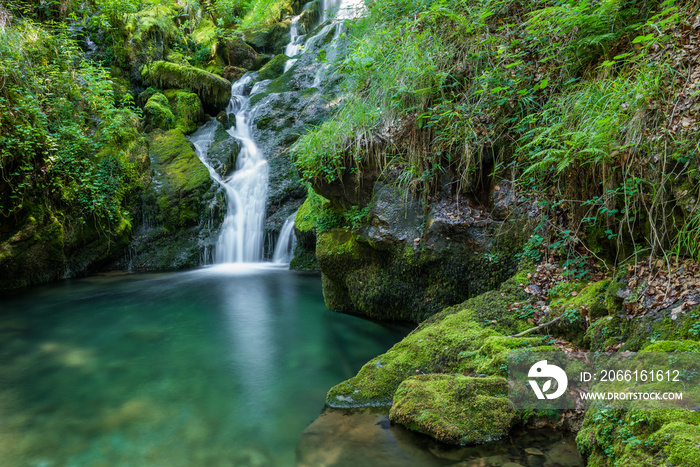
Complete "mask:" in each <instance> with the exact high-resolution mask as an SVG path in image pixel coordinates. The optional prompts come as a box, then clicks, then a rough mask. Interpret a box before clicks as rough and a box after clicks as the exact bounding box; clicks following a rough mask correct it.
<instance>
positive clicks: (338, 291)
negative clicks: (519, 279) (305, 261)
mask: <svg viewBox="0 0 700 467" xmlns="http://www.w3.org/2000/svg"><path fill="white" fill-rule="evenodd" d="M341 218H342V217H341ZM410 243H411V244H413V243H414V242H410ZM411 244H406V243H402V244H399V246H398V247H396V246H395V247H393V248H386V247H384V246H382V247H379V248H377V247H375V245H373V244H372V243H371V242H370V241H369V240H368V239H367V237H366V236H363V235H361V234H357V233H350V232H347V231H346V230H345V229H334V230H329V231H327V232H322V233H320V234H318V237H317V245H316V257H317V258H318V263H319V267H320V269H321V272H322V273H323V278H324V279H323V291H324V298H325V300H326V305H327V306H328V308H329V309H331V310H334V311H341V312H345V313H351V314H359V315H363V316H368V317H371V318H374V319H394V320H405V321H413V322H420V321H422V320H424V319H426V318H427V317H429V316H430V315H432V314H435V313H437V312H438V311H440V310H442V309H443V308H445V307H447V306H450V305H454V304H457V303H460V302H463V301H464V300H466V299H467V298H469V297H472V296H476V295H478V294H479V293H481V292H484V291H486V290H489V289H493V288H495V287H497V286H498V285H499V284H500V283H501V282H502V281H503V280H504V279H505V278H506V277H507V276H508V275H510V274H512V273H513V272H514V270H515V264H514V261H513V260H512V258H509V257H508V255H507V254H504V255H503V256H501V257H498V256H485V255H481V254H479V253H476V252H474V251H472V250H471V248H469V247H468V246H464V245H463V246H460V245H453V246H451V247H446V248H443V249H440V250H432V249H429V248H420V247H416V246H412V245H411Z"/></svg>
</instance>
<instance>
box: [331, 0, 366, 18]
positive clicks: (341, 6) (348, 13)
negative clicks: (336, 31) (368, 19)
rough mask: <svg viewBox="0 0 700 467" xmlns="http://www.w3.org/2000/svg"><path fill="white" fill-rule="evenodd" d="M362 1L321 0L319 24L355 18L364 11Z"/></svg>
mask: <svg viewBox="0 0 700 467" xmlns="http://www.w3.org/2000/svg"><path fill="white" fill-rule="evenodd" d="M364 7H365V4H364V0H321V23H323V22H324V21H327V20H329V19H331V18H333V19H334V20H343V19H353V18H357V17H358V16H359V15H360V14H361V13H362V10H363V9H364Z"/></svg>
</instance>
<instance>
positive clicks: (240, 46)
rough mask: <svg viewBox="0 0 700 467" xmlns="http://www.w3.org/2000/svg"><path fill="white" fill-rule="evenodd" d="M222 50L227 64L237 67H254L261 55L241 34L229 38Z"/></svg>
mask: <svg viewBox="0 0 700 467" xmlns="http://www.w3.org/2000/svg"><path fill="white" fill-rule="evenodd" d="M221 50H222V54H223V58H224V61H225V62H226V65H227V66H229V67H235V68H237V69H251V68H253V65H254V64H255V63H256V62H257V61H258V58H259V55H260V54H258V52H256V51H255V49H253V48H252V47H251V46H250V45H248V44H246V42H245V41H244V40H243V38H242V37H240V36H233V37H231V38H230V39H227V40H226V42H225V43H224V47H223V48H222V49H221Z"/></svg>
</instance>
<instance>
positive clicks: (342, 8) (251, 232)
mask: <svg viewBox="0 0 700 467" xmlns="http://www.w3.org/2000/svg"><path fill="white" fill-rule="evenodd" d="M309 5H310V3H308V4H306V5H304V7H303V9H302V11H303V10H306V9H307V8H308V7H309ZM363 5H364V3H363V0H322V2H321V7H320V15H321V22H325V21H327V20H329V19H331V21H330V22H329V24H326V25H325V26H324V27H323V28H322V29H321V31H320V32H319V33H317V34H316V35H314V36H313V37H309V38H308V40H307V38H306V37H305V36H304V35H300V34H299V21H300V17H301V16H300V15H298V16H295V17H294V18H293V19H292V21H291V25H290V42H289V44H288V45H287V46H286V48H285V50H284V52H285V55H287V56H288V57H298V56H299V55H300V54H302V53H303V52H304V51H305V50H309V49H311V48H312V47H313V46H315V44H316V43H317V42H318V41H319V40H320V39H321V38H322V37H324V36H325V35H326V34H327V33H328V32H329V31H330V30H331V29H332V28H334V29H335V31H334V38H333V42H335V41H336V40H337V39H338V36H339V35H340V33H341V32H342V31H343V30H344V27H343V21H342V20H344V19H351V18H355V17H357V16H358V14H359V13H361V11H362V8H364V6H363ZM334 49H335V47H334V44H332V46H331V51H330V53H331V56H330V57H329V58H330V59H332V58H334V57H335V55H334V52H335V51H334ZM296 60H297V59H292V60H288V61H287V63H286V64H285V71H287V70H289V68H291V67H292V66H293V65H294V63H295V62H296ZM328 66H329V65H328V64H325V65H323V66H320V67H319V69H318V70H317V72H316V76H315V79H314V83H313V85H314V87H315V86H317V85H318V84H319V83H320V82H321V78H322V74H323V73H324V72H325V70H326V69H327V68H328ZM252 80H253V75H252V74H250V73H246V74H245V75H243V76H242V77H241V78H240V79H239V80H238V81H236V82H235V83H233V85H232V86H231V101H230V102H229V105H228V108H227V109H226V112H227V113H228V114H229V115H231V114H233V115H234V116H235V118H236V125H235V126H234V127H232V128H230V129H229V130H227V132H228V133H229V134H230V135H231V136H232V137H234V138H236V139H237V140H238V142H239V143H240V146H241V149H240V153H239V154H238V160H237V162H236V170H235V171H234V172H233V174H231V175H230V176H228V177H222V176H221V175H219V173H218V172H217V171H216V170H215V169H214V167H213V166H212V165H211V164H210V163H209V161H208V160H207V152H208V151H209V148H210V146H211V145H212V143H213V141H214V137H215V134H216V131H217V128H218V125H219V124H218V122H217V121H216V120H215V119H212V120H210V121H209V122H208V123H206V124H204V125H202V126H201V127H200V128H199V129H198V130H197V131H196V132H195V133H193V134H192V135H191V136H190V141H192V143H193V144H194V146H195V150H196V152H197V155H198V156H199V158H200V160H201V161H202V163H203V164H204V165H205V166H206V167H207V169H208V170H209V174H210V175H211V178H212V179H213V180H215V181H216V182H217V183H219V185H220V186H221V187H223V189H224V191H225V193H226V215H225V216H224V222H223V224H222V225H221V230H220V231H219V236H218V239H217V242H216V248H215V251H214V259H215V262H216V263H253V262H259V261H262V259H263V248H264V243H265V242H264V235H263V232H264V229H263V226H264V220H265V204H266V201H267V191H268V171H269V167H268V163H267V160H266V159H265V157H264V155H263V153H262V151H261V150H260V149H259V148H258V146H257V145H256V144H255V142H254V141H253V138H252V136H251V123H252V117H253V115H252V114H251V110H250V95H251V94H255V92H256V90H257V88H258V87H259V86H261V83H256V84H255V86H254V87H253V89H252V90H249V88H250V83H251V81H252ZM293 229H294V215H292V216H290V217H289V218H287V220H286V222H285V223H284V226H283V227H282V230H281V232H280V237H279V239H278V241H277V247H276V249H275V254H274V257H273V261H274V262H289V261H290V260H291V258H292V257H293V250H294V243H295V241H296V239H295V237H294V230H293ZM208 255H209V252H208V251H205V257H206V256H208Z"/></svg>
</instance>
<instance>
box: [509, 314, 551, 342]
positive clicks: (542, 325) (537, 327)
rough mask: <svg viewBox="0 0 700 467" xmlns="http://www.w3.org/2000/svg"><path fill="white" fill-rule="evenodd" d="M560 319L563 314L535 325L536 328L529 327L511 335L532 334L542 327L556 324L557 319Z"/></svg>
mask: <svg viewBox="0 0 700 467" xmlns="http://www.w3.org/2000/svg"><path fill="white" fill-rule="evenodd" d="M560 319H561V316H557V317H556V318H554V319H553V320H552V321H550V322H548V323H544V324H540V325H539V326H535V327H534V328H530V329H527V330H525V331H523V332H521V333H518V334H514V335H512V336H510V337H522V336H524V335H525V334H530V333H531V332H533V331H537V330H538V329H542V328H543V327H545V326H549V325H550V324H554V323H556V322H557V321H559V320H560Z"/></svg>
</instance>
